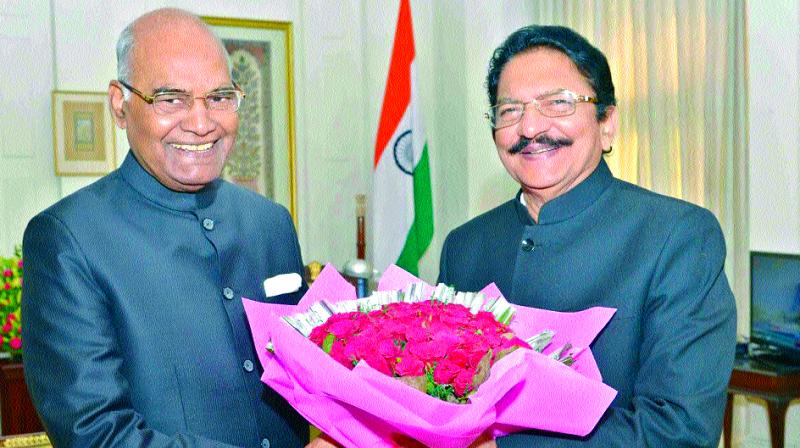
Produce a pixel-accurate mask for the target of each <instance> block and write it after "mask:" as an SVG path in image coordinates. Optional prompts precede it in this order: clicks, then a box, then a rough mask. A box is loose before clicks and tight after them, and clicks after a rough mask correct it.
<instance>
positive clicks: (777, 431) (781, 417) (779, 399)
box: [723, 359, 800, 448]
mask: <svg viewBox="0 0 800 448" xmlns="http://www.w3.org/2000/svg"><path fill="white" fill-rule="evenodd" d="M736 394H740V395H747V396H751V397H757V398H761V399H763V400H766V402H767V418H768V419H769V436H770V440H771V441H772V446H773V448H783V442H784V425H785V424H786V409H787V408H788V407H789V402H790V401H792V400H794V399H797V398H800V370H797V369H793V370H789V369H775V368H771V367H768V366H766V365H764V364H761V363H759V362H757V361H751V360H748V359H742V360H737V362H736V365H735V366H734V368H733V373H732V374H731V381H730V384H729V385H728V401H727V403H726V404H725V420H724V426H723V438H724V440H725V445H724V446H725V447H726V448H730V446H731V420H732V417H733V396H734V395H736Z"/></svg>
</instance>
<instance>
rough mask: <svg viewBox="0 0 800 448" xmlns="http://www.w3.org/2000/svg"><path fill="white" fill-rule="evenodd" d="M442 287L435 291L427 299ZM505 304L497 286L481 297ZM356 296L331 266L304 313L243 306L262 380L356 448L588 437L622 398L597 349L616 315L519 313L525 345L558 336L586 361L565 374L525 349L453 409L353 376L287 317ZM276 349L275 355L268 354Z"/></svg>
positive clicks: (383, 381) (515, 324)
mask: <svg viewBox="0 0 800 448" xmlns="http://www.w3.org/2000/svg"><path fill="white" fill-rule="evenodd" d="M418 281H420V280H419V279H417V278H416V277H414V276H413V275H411V274H409V273H408V272H406V271H404V270H402V269H400V268H398V267H396V266H390V267H389V268H388V269H387V270H386V272H385V273H384V274H383V276H382V277H381V281H380V283H379V285H378V289H379V290H390V289H405V287H406V286H407V285H408V284H409V283H410V282H418ZM432 291H433V287H431V286H430V285H426V289H425V295H426V296H427V295H429V294H430V293H431V292H432ZM482 292H484V294H485V295H486V296H487V298H495V297H498V296H500V295H501V294H500V291H499V290H498V289H497V287H496V286H495V285H494V284H491V285H489V286H487V287H486V288H484V290H483V291H482ZM355 297H356V293H355V288H354V287H353V286H352V285H351V284H350V283H348V282H347V281H346V280H345V279H344V278H342V277H341V276H340V275H339V273H338V272H337V271H336V269H335V268H334V267H333V266H331V265H328V266H326V267H325V269H323V271H322V272H321V273H320V275H319V277H317V280H316V281H315V282H314V284H313V285H312V287H311V288H310V289H309V291H308V292H307V293H306V294H305V296H303V298H302V299H301V300H300V303H298V304H297V305H296V306H293V305H279V304H270V303H262V302H255V301H252V300H248V299H244V300H243V301H244V308H245V312H246V313H247V318H248V321H249V324H250V328H251V330H252V331H251V332H252V335H253V341H254V343H255V347H256V349H257V351H258V356H259V360H260V361H261V365H262V367H263V368H264V374H263V375H262V377H261V380H262V381H263V382H264V383H265V384H267V385H268V386H270V387H271V388H273V389H274V390H275V391H277V392H278V393H279V394H281V395H282V396H283V397H284V398H285V399H286V400H287V401H288V402H289V403H290V404H291V405H292V406H294V408H295V409H297V411H298V412H299V413H300V414H301V415H303V416H304V417H305V418H306V419H307V420H308V421H309V422H311V423H312V424H313V425H314V426H316V427H317V428H319V429H320V430H321V431H323V432H324V433H326V434H328V435H329V436H330V437H332V438H334V439H335V440H336V441H337V442H339V443H341V444H342V445H344V446H347V447H391V446H395V445H394V444H393V443H392V440H393V438H396V437H397V436H398V435H400V434H403V435H407V436H409V437H412V438H414V439H417V440H419V441H420V442H422V443H423V444H425V445H426V446H430V447H434V448H451V447H452V448H456V447H464V446H467V445H469V444H470V443H471V442H472V441H473V440H475V439H476V438H477V437H478V436H480V435H481V434H482V433H483V432H485V431H487V430H490V431H491V432H492V434H493V435H494V436H495V437H498V436H502V435H505V434H508V433H509V432H512V431H519V430H523V429H526V428H536V429H543V430H548V431H555V432H560V433H565V434H573V435H579V436H583V435H586V434H588V433H589V432H590V431H591V430H592V429H593V428H594V427H595V425H596V424H597V422H598V421H599V419H600V417H601V416H602V415H603V413H604V412H605V410H606V409H607V408H608V406H609V405H610V404H611V402H612V401H613V399H614V397H615V396H616V394H617V392H616V391H615V390H614V389H612V388H611V387H609V386H607V385H605V384H603V383H602V378H601V376H600V371H599V370H598V368H597V364H596V363H595V361H594V357H593V356H592V354H591V351H590V350H589V348H588V346H589V344H590V343H591V342H592V341H593V340H594V338H595V337H596V336H597V334H598V333H599V332H600V330H602V329H603V327H605V325H606V324H607V323H608V321H609V320H610V319H611V317H612V316H613V314H614V312H615V311H616V310H614V309H612V308H600V307H596V308H590V309H587V310H584V311H580V312H575V313H559V312H554V311H546V310H539V309H535V308H529V307H523V306H519V305H515V308H516V310H517V312H516V314H515V315H514V320H513V321H512V323H511V328H512V329H513V330H514V332H515V333H516V334H517V336H519V337H521V338H522V339H525V338H527V337H530V336H532V335H534V334H536V333H539V332H541V331H542V330H545V329H549V330H553V331H555V336H554V338H553V341H552V343H551V344H550V346H549V347H548V348H550V350H554V349H555V347H561V346H562V345H563V344H564V343H566V342H570V343H572V345H573V346H575V347H578V350H579V353H578V354H577V355H576V361H575V363H574V364H573V365H572V366H571V367H568V366H565V365H563V364H561V363H559V362H556V361H554V360H552V359H550V358H549V357H547V356H546V354H547V353H548V350H545V354H541V353H536V352H534V351H532V350H516V351H514V352H512V353H511V354H510V355H508V356H506V357H505V358H503V359H501V360H500V361H498V362H497V363H495V365H494V366H492V369H491V374H490V376H489V379H488V380H487V381H486V382H485V383H483V384H482V385H481V386H480V387H479V388H478V390H477V391H476V392H475V393H474V394H473V395H472V396H471V397H470V403H469V404H453V403H447V402H444V401H441V400H439V399H437V398H434V397H431V396H428V395H426V394H424V393H422V392H419V391H417V390H415V389H413V388H411V387H409V386H407V385H405V384H403V383H401V382H399V381H397V380H395V379H392V378H390V377H388V376H386V375H384V374H382V373H380V372H378V371H376V370H374V369H372V368H371V367H369V366H368V365H367V364H366V363H363V362H362V363H359V364H358V366H356V367H355V368H354V369H353V370H348V369H347V368H345V367H344V366H342V365H341V364H339V363H338V362H336V361H335V360H334V359H333V358H331V357H330V356H328V355H327V354H326V353H325V352H323V351H322V350H321V349H320V348H319V347H317V346H316V345H314V343H313V342H311V341H309V340H308V339H306V338H305V337H304V336H303V335H301V334H300V333H298V332H297V331H296V330H295V329H294V328H292V327H290V326H289V325H288V324H286V323H285V322H284V321H283V320H282V319H281V316H285V315H290V314H295V313H299V312H302V311H305V310H307V309H308V307H309V306H311V305H312V304H313V303H315V302H317V301H319V300H322V299H325V300H326V301H328V302H329V303H335V302H338V301H340V300H349V299H354V298H355ZM270 342H271V343H272V346H273V350H274V351H273V352H269V351H267V349H266V347H267V344H268V343H270Z"/></svg>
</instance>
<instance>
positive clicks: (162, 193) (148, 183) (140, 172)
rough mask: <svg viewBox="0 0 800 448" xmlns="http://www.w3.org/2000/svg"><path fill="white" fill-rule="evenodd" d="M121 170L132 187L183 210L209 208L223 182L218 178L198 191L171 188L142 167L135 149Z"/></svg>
mask: <svg viewBox="0 0 800 448" xmlns="http://www.w3.org/2000/svg"><path fill="white" fill-rule="evenodd" d="M119 172H120V175H122V178H123V179H125V181H126V182H127V183H128V184H129V185H130V186H131V188H133V189H134V190H136V191H137V192H138V193H139V194H141V195H142V196H144V197H145V198H147V199H149V200H150V201H152V202H155V203H156V204H158V205H161V206H163V207H166V208H169V209H172V210H177V211H183V212H190V211H195V210H201V209H205V208H208V206H210V205H211V204H212V203H213V202H214V198H216V196H217V190H218V189H219V186H220V183H221V182H222V181H221V180H220V179H216V180H214V181H213V182H211V183H210V184H208V185H206V186H205V187H203V188H202V189H201V190H200V191H198V192H196V193H185V192H179V191H173V190H170V189H169V188H167V187H165V186H164V185H162V184H161V182H159V181H158V179H156V178H155V177H153V175H152V174H150V173H148V172H147V171H146V170H145V169H144V167H142V165H141V164H140V163H139V161H138V160H137V159H136V156H134V154H133V151H128V155H127V156H126V157H125V161H124V162H122V166H120V167H119Z"/></svg>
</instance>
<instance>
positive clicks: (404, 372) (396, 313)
mask: <svg viewBox="0 0 800 448" xmlns="http://www.w3.org/2000/svg"><path fill="white" fill-rule="evenodd" d="M415 285H418V284H413V283H412V284H411V285H410V288H408V289H409V291H407V293H406V294H403V293H401V292H399V291H389V292H388V294H379V299H378V300H379V301H380V302H389V303H385V304H379V306H378V307H376V309H372V310H369V309H363V310H359V311H349V312H341V313H334V314H331V315H330V317H328V318H327V320H325V322H324V323H323V324H321V325H318V326H315V327H314V329H313V330H312V331H311V333H310V335H309V336H308V337H309V339H311V341H313V342H314V343H315V344H317V345H318V346H319V347H320V348H322V349H323V351H325V352H326V353H328V354H329V355H331V356H332V357H333V358H334V359H335V360H336V361H338V362H339V363H340V364H342V365H343V366H345V367H347V368H350V369H352V368H353V367H355V366H356V365H357V364H358V363H359V362H360V361H365V362H367V364H369V366H370V367H372V368H373V369H375V370H377V371H379V372H381V373H383V374H385V375H388V376H390V377H393V378H397V379H398V380H400V381H402V382H404V383H406V384H408V385H409V386H412V387H414V388H416V389H418V390H420V391H422V392H425V393H427V394H428V395H432V396H434V397H437V398H440V399H442V400H445V401H449V402H452V403H466V402H467V400H468V395H469V394H470V393H471V392H473V391H474V390H475V389H477V387H478V386H479V385H480V384H482V383H483V382H484V381H485V380H486V379H487V378H488V376H489V369H490V367H491V366H492V365H493V364H494V363H495V362H496V361H497V360H499V359H501V358H502V357H503V356H505V355H506V354H508V353H510V352H511V351H513V350H514V349H516V348H518V347H525V348H530V345H529V344H528V343H526V342H525V341H523V340H521V339H519V338H517V337H516V336H514V333H513V332H512V331H511V329H509V328H508V326H507V325H505V324H504V323H503V322H500V321H498V320H497V318H496V317H495V315H494V314H492V313H491V312H489V311H477V312H474V313H473V312H472V310H471V309H470V308H468V307H466V306H465V305H463V304H462V303H458V302H464V301H468V302H471V303H476V304H482V303H483V297H482V295H473V296H472V297H471V298H469V299H465V300H464V299H462V300H459V299H460V298H462V297H469V295H467V294H463V293H458V294H454V291H453V290H452V288H447V287H445V286H444V285H439V287H438V288H437V292H438V293H439V294H437V293H436V292H435V293H434V295H432V296H431V298H430V299H429V300H423V301H402V300H403V299H408V297H407V296H412V295H413V293H412V292H413V291H414V290H415V288H414V286H415ZM416 290H417V291H419V290H420V288H417V289H416ZM454 296H455V297H454ZM370 298H372V297H370ZM420 298H421V297H417V299H420ZM449 298H455V300H456V303H448V302H449V300H448V299H449ZM476 299H477V300H476ZM368 301H369V299H367V300H366V302H368ZM322 303H325V302H322ZM498 303H499V302H498V301H495V302H492V304H491V305H492V308H496V309H503V310H508V311H510V310H511V308H510V307H508V306H507V304H503V305H505V306H497V305H498ZM325 308H326V309H328V310H330V309H331V308H336V307H335V306H332V305H329V304H325ZM315 311H316V310H313V311H310V312H311V313H314V312H315ZM504 312H505V311H504ZM506 314H507V315H509V316H510V313H508V312H506ZM304 317H305V316H300V317H297V316H296V317H295V318H294V321H295V322H296V320H297V319H299V318H304ZM301 328H302V327H301ZM299 331H301V332H302V330H299Z"/></svg>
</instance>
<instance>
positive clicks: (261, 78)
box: [203, 17, 297, 225]
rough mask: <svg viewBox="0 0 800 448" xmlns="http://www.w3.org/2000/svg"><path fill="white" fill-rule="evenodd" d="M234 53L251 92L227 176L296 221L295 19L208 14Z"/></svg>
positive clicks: (236, 74) (236, 75) (237, 74)
mask: <svg viewBox="0 0 800 448" xmlns="http://www.w3.org/2000/svg"><path fill="white" fill-rule="evenodd" d="M203 20H204V21H205V22H206V23H208V24H209V25H210V26H211V28H212V29H213V30H214V32H215V33H216V34H217V36H219V38H220V39H221V40H222V43H223V44H224V45H225V48H226V49H227V50H228V54H229V55H230V62H231V68H232V72H233V81H234V82H235V83H236V84H237V85H238V86H239V87H240V88H241V89H242V90H244V92H245V94H246V95H247V96H246V97H245V99H244V101H243V102H242V105H241V107H240V108H239V134H238V136H237V137H236V146H235V147H234V149H233V152H231V155H230V156H229V158H228V161H227V163H226V165H225V169H224V170H223V177H224V178H225V179H227V180H229V181H231V182H233V183H236V184H239V185H242V186H244V187H247V188H249V189H251V190H253V191H255V192H257V193H259V194H262V195H264V196H266V197H268V198H270V199H272V200H274V201H275V202H277V203H279V204H282V205H283V206H285V207H286V208H287V209H288V210H289V212H290V213H291V214H292V219H294V221H295V225H297V207H296V203H297V198H296V180H295V142H294V96H293V95H294V85H293V80H292V73H293V68H292V24H291V23H290V22H270V21H262V20H249V19H231V18H224V17H203Z"/></svg>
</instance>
